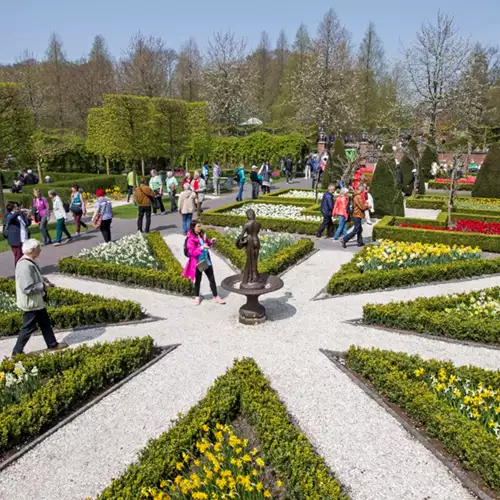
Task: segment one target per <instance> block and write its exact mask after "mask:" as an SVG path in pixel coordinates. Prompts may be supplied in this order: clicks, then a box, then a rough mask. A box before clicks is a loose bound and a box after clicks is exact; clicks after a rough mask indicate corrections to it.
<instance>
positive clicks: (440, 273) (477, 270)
mask: <svg viewBox="0 0 500 500" xmlns="http://www.w3.org/2000/svg"><path fill="white" fill-rule="evenodd" d="M377 245H378V247H377V246H374V245H366V246H365V247H364V248H363V249H362V250H361V251H360V252H358V253H357V254H356V256H355V257H354V258H353V259H352V260H351V261H350V262H348V263H347V264H344V265H342V266H341V268H340V270H339V271H338V272H337V273H335V274H334V275H333V276H332V277H331V278H330V281H329V282H328V285H327V292H328V293H329V294H331V295H340V294H344V293H360V292H368V291H373V290H383V289H385V288H393V287H402V286H412V285H415V284H418V283H432V282H436V281H448V280H456V279H462V278H465V277H471V276H481V275H484V274H497V273H500V258H498V259H484V258H480V253H479V251H478V248H475V247H468V248H464V247H460V246H455V247H453V246H446V245H442V244H422V243H418V242H417V243H401V242H400V243H396V242H394V241H390V240H387V241H383V242H377ZM381 245H383V247H381ZM374 248H376V249H377V250H376V252H374ZM381 250H382V251H381ZM375 253H376V254H377V255H375ZM384 254H385V255H386V256H384ZM405 254H406V259H405V258H404V256H405ZM455 254H456V257H457V258H455V257H454V256H455ZM400 262H401V264H400ZM365 269H366V271H365Z"/></svg>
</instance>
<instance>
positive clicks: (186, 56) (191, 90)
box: [174, 38, 202, 101]
mask: <svg viewBox="0 0 500 500" xmlns="http://www.w3.org/2000/svg"><path fill="white" fill-rule="evenodd" d="M174 79H175V84H176V88H177V94H178V95H179V96H180V97H181V99H184V100H186V101H197V100H198V99H199V98H200V93H201V85H202V58H201V55H200V51H199V49H198V45H197V44H196V40H195V39H194V38H190V39H189V40H188V41H187V42H186V43H185V44H184V45H183V46H182V47H181V50H180V52H179V59H178V62H177V66H176V70H175V75H174Z"/></svg>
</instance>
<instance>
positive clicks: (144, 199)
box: [134, 179, 155, 233]
mask: <svg viewBox="0 0 500 500" xmlns="http://www.w3.org/2000/svg"><path fill="white" fill-rule="evenodd" d="M134 196H135V201H136V202H137V206H138V215H137V231H140V232H141V233H142V221H143V220H144V216H146V233H149V229H150V227H151V205H152V203H153V200H154V198H155V193H154V191H153V190H152V189H151V188H150V187H149V186H148V181H147V180H146V179H141V183H140V184H139V186H138V187H136V188H135V190H134Z"/></svg>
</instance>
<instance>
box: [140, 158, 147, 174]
mask: <svg viewBox="0 0 500 500" xmlns="http://www.w3.org/2000/svg"><path fill="white" fill-rule="evenodd" d="M141 172H142V176H143V177H146V168H145V166H144V158H141Z"/></svg>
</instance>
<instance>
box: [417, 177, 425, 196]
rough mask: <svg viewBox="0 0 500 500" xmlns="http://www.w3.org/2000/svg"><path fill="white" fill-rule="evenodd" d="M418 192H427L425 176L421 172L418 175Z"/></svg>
mask: <svg viewBox="0 0 500 500" xmlns="http://www.w3.org/2000/svg"><path fill="white" fill-rule="evenodd" d="M418 194H425V178H424V176H423V175H422V173H421V172H419V177H418Z"/></svg>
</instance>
